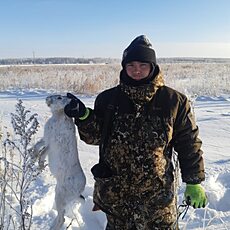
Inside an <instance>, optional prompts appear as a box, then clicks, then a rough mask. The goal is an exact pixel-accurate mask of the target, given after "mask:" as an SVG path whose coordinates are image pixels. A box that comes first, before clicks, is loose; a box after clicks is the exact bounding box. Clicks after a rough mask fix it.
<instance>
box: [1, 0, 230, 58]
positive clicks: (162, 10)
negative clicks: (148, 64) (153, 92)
mask: <svg viewBox="0 0 230 230" xmlns="http://www.w3.org/2000/svg"><path fill="white" fill-rule="evenodd" d="M0 23H1V30H0V58H17V57H32V56H33V53H34V54H35V56H36V57H61V56H65V57H111V58H121V56H122V52H123V50H124V49H125V48H126V47H127V46H128V44H129V43H130V42H131V41H132V40H133V39H134V38H135V37H136V36H138V35H140V34H146V35H147V36H148V37H149V39H150V40H151V41H152V43H153V47H154V48H155V50H156V53H157V56H158V57H228V58H230V0H190V1H186V0H142V1H140V0H0Z"/></svg>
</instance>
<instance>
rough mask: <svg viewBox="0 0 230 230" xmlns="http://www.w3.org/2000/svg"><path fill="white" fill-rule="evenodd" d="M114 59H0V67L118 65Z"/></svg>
mask: <svg viewBox="0 0 230 230" xmlns="http://www.w3.org/2000/svg"><path fill="white" fill-rule="evenodd" d="M119 62H120V60H119V59H115V58H69V57H51V58H15V59H0V65H33V64H40V65H42V64H99V63H105V64H113V63H119Z"/></svg>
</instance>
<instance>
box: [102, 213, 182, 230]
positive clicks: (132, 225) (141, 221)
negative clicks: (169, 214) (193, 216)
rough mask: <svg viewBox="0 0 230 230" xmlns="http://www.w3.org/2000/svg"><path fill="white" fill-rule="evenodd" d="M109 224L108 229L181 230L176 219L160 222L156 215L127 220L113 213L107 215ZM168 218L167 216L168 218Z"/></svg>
mask: <svg viewBox="0 0 230 230" xmlns="http://www.w3.org/2000/svg"><path fill="white" fill-rule="evenodd" d="M106 217H107V221H108V222H107V226H106V230H179V227H178V224H177V223H176V221H174V222H173V223H165V222H164V221H163V220H162V222H160V221H159V220H157V219H155V218H154V217H152V218H149V219H145V217H143V216H142V217H140V218H135V216H134V217H133V218H132V219H131V218H127V219H126V220H125V221H124V220H121V219H119V218H116V217H114V216H112V215H108V214H107V215H106ZM166 219H167V218H166Z"/></svg>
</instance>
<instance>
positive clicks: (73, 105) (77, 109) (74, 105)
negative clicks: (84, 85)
mask: <svg viewBox="0 0 230 230" xmlns="http://www.w3.org/2000/svg"><path fill="white" fill-rule="evenodd" d="M67 97H68V98H70V99H71V101H70V103H69V104H68V105H66V106H65V108H64V112H65V114H66V115H67V116H68V117H74V118H79V119H82V118H83V119H85V118H87V117H88V115H89V110H88V109H87V108H86V107H85V105H84V104H83V102H82V101H81V100H79V99H78V98H77V97H75V96H74V95H73V94H71V93H67Z"/></svg>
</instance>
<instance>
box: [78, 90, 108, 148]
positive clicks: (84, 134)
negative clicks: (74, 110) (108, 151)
mask: <svg viewBox="0 0 230 230" xmlns="http://www.w3.org/2000/svg"><path fill="white" fill-rule="evenodd" d="M103 114H104V113H103V107H102V104H101V96H100V94H99V95H98V96H97V98H96V100H95V103H94V109H90V115H89V117H88V118H86V119H85V120H83V121H80V120H77V119H76V120H75V124H76V125H77V127H78V132H79V135H80V138H81V140H83V141H84V142H85V143H87V144H92V145H99V143H100V139H101V130H102V123H103Z"/></svg>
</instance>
